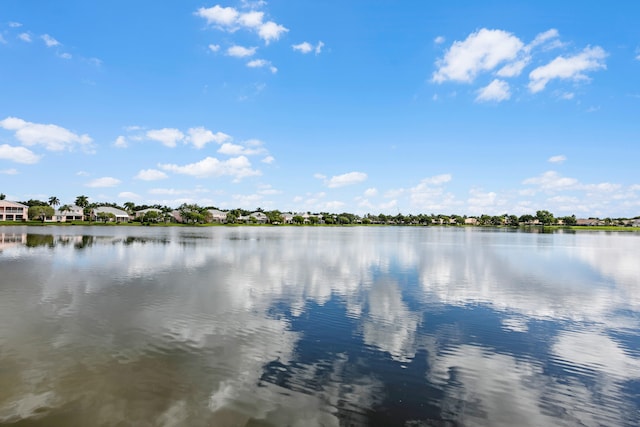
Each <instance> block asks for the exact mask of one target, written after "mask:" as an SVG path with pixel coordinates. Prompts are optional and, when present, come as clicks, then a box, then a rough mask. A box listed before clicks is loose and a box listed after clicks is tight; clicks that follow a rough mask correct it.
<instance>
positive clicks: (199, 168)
mask: <svg viewBox="0 0 640 427" xmlns="http://www.w3.org/2000/svg"><path fill="white" fill-rule="evenodd" d="M158 166H159V167H160V169H163V170H165V171H168V172H174V173H179V174H184V175H190V176H194V177H197V178H206V177H219V176H232V177H234V178H235V179H236V180H240V179H242V178H246V177H249V176H257V175H260V174H261V173H260V171H259V170H255V169H252V167H251V162H250V161H249V159H248V158H247V157H245V156H238V157H233V158H231V159H228V160H225V161H220V160H218V159H216V158H215V157H206V158H204V159H202V160H200V161H199V162H196V163H190V164H187V165H183V166H179V165H176V164H160V165H158Z"/></svg>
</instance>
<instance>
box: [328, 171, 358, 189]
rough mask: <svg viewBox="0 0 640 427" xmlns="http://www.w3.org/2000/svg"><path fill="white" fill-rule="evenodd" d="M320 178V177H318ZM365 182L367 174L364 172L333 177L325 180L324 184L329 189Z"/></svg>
mask: <svg viewBox="0 0 640 427" xmlns="http://www.w3.org/2000/svg"><path fill="white" fill-rule="evenodd" d="M320 176H321V175H320ZM366 180H367V174H366V173H364V172H349V173H345V174H342V175H335V176H332V177H331V178H329V179H327V180H325V184H326V185H327V187H329V188H338V187H345V186H347V185H353V184H359V183H361V182H364V181H366Z"/></svg>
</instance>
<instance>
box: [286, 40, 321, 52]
mask: <svg viewBox="0 0 640 427" xmlns="http://www.w3.org/2000/svg"><path fill="white" fill-rule="evenodd" d="M323 47H324V43H323V42H322V41H319V42H318V43H317V44H316V45H315V46H314V45H312V44H311V43H309V42H302V43H299V44H294V45H291V48H292V49H293V50H295V51H297V52H300V53H303V54H307V53H311V52H315V54H316V55H318V54H320V52H322V48H323Z"/></svg>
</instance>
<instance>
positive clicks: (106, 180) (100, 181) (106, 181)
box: [85, 176, 122, 188]
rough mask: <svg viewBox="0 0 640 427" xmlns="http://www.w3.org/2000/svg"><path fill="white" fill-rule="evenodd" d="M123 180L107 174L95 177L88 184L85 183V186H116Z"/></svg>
mask: <svg viewBox="0 0 640 427" xmlns="http://www.w3.org/2000/svg"><path fill="white" fill-rule="evenodd" d="M121 182H122V181H120V180H119V179H116V178H112V177H110V176H105V177H102V178H97V179H94V180H93V181H90V182H88V183H87V184H85V186H86V187H91V188H105V187H115V186H116V185H118V184H120V183H121Z"/></svg>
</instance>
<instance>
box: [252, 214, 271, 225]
mask: <svg viewBox="0 0 640 427" xmlns="http://www.w3.org/2000/svg"><path fill="white" fill-rule="evenodd" d="M249 217H251V218H255V220H256V222H257V223H258V224H266V223H267V222H269V218H268V217H267V216H266V215H265V214H264V212H253V213H250V214H249Z"/></svg>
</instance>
